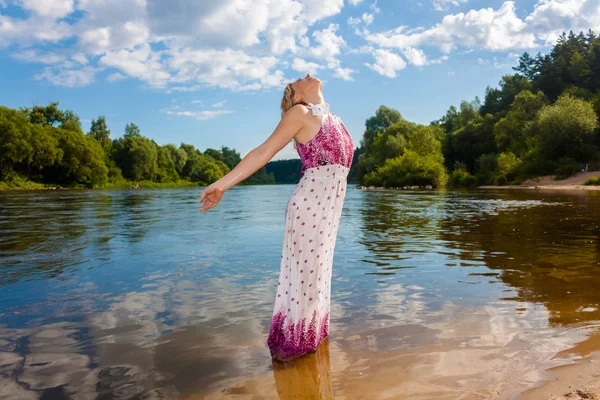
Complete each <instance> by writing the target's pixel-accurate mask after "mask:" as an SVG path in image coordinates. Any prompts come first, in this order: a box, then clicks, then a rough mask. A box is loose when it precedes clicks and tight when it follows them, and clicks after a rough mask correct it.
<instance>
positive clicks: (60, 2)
mask: <svg viewBox="0 0 600 400" xmlns="http://www.w3.org/2000/svg"><path fill="white" fill-rule="evenodd" d="M21 4H22V7H23V9H25V10H28V11H31V12H32V13H35V14H37V15H41V16H43V17H54V18H62V17H65V16H67V15H69V14H70V13H72V12H73V11H74V5H75V2H74V0H21Z"/></svg>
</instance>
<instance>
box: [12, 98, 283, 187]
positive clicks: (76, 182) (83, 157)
mask: <svg viewBox="0 0 600 400" xmlns="http://www.w3.org/2000/svg"><path fill="white" fill-rule="evenodd" d="M110 136H111V131H110V130H109V129H108V127H107V125H106V118H105V117H103V116H100V117H98V119H96V120H92V122H91V128H90V131H89V132H87V133H84V132H83V129H82V126H81V121H80V119H79V117H78V116H77V114H75V113H74V112H73V111H70V110H65V111H63V110H60V109H59V107H58V102H52V103H50V104H48V105H47V106H34V107H32V108H21V109H20V110H13V109H9V108H7V107H0V182H1V184H0V188H2V187H4V188H13V187H31V188H36V187H37V186H39V187H44V186H56V185H59V186H60V187H86V188H113V187H163V186H167V187H169V186H190V185H207V184H210V183H211V182H214V181H216V180H217V179H219V178H221V177H222V176H223V175H225V174H226V173H228V172H229V171H230V170H231V169H232V168H234V167H235V166H236V165H237V164H238V163H239V162H240V161H241V157H240V153H239V152H237V151H235V150H234V149H230V148H228V147H225V146H223V147H221V149H219V150H217V149H212V148H207V149H206V150H204V151H200V150H199V149H196V148H195V147H194V146H193V145H191V144H185V143H181V144H180V146H179V147H177V146H176V145H174V144H166V145H163V146H159V145H158V144H157V143H156V142H155V141H154V140H152V139H149V138H147V137H145V136H143V135H142V134H141V132H140V128H139V127H138V126H137V125H136V124H134V123H129V124H127V125H126V126H125V129H124V134H123V135H122V137H120V138H118V139H111V137H110ZM274 182H275V180H274V177H273V174H268V173H267V169H266V167H263V168H261V169H259V170H258V171H257V172H256V173H254V174H253V175H252V176H250V177H248V179H246V181H245V182H244V183H246V184H253V183H274ZM36 184H37V186H36Z"/></svg>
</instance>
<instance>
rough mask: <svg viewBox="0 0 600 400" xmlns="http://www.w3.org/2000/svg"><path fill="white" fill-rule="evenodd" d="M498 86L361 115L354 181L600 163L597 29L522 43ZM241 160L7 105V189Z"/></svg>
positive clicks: (157, 183) (189, 172)
mask: <svg viewBox="0 0 600 400" xmlns="http://www.w3.org/2000/svg"><path fill="white" fill-rule="evenodd" d="M513 70H514V73H513V74H509V75H505V76H503V77H502V79H501V81H500V82H499V85H498V87H487V89H486V91H485V96H484V99H483V101H482V100H480V99H479V98H478V97H476V98H475V99H474V100H471V101H462V102H461V103H460V105H459V106H458V107H456V106H451V107H450V108H449V109H448V111H447V112H446V114H445V115H443V116H442V117H441V118H440V119H438V120H436V121H433V122H431V123H430V124H428V125H423V124H417V123H414V122H410V121H408V120H406V119H404V118H403V116H402V115H401V113H400V112H399V111H398V110H395V109H392V108H388V107H386V106H383V105H382V106H380V107H379V108H378V109H377V111H376V113H375V115H374V116H372V117H370V118H368V119H367V120H366V122H365V131H364V133H363V136H362V138H361V140H360V146H359V147H358V148H356V149H355V154H354V160H353V163H352V168H351V171H350V176H349V181H350V182H354V183H360V184H362V185H374V186H384V187H397V186H406V185H432V186H433V187H436V188H443V187H460V186H466V187H469V186H477V185H484V184H495V185H504V184H516V183H519V182H521V181H522V180H524V179H527V178H530V177H535V176H540V175H556V176H557V177H558V178H564V177H568V176H570V175H572V174H574V173H575V172H577V171H581V170H583V169H585V168H588V169H589V170H590V171H591V170H600V129H599V126H598V115H600V37H598V36H596V34H595V33H594V32H592V31H589V32H587V33H584V32H581V33H579V34H575V33H573V32H570V33H568V34H567V33H563V34H562V35H561V36H560V37H559V38H558V40H557V43H556V44H555V45H554V46H553V48H552V49H551V51H550V52H549V53H548V54H541V53H538V54H537V55H535V56H532V55H530V54H529V53H527V52H525V53H523V54H522V55H521V57H520V59H519V61H518V65H515V66H514V67H513ZM240 161H241V157H240V154H239V152H237V151H235V150H234V149H230V148H228V147H225V146H223V147H221V149H213V148H207V149H205V150H204V151H201V150H199V149H196V148H195V147H194V146H193V145H191V144H185V143H181V144H180V145H179V146H176V145H174V144H166V145H158V144H157V143H156V142H155V141H154V140H152V139H150V138H147V137H145V136H143V135H142V133H141V132H140V129H139V127H138V126H137V125H135V124H134V123H129V124H127V125H126V126H125V128H124V134H123V135H122V136H121V137H119V138H118V139H112V138H111V131H110V130H109V128H108V127H107V124H106V119H105V118H104V117H103V116H100V117H98V118H97V119H96V120H93V121H92V122H91V128H90V130H89V132H84V131H83V128H82V124H81V120H80V118H79V117H78V116H77V114H75V113H74V112H73V111H71V110H61V109H60V108H59V103H58V102H51V103H50V104H48V105H45V106H37V105H36V106H33V107H31V108H21V109H19V110H15V109H10V108H7V107H2V106H0V189H7V188H8V189H10V188H19V187H27V188H36V187H40V188H43V187H48V186H56V185H59V186H61V187H86V188H112V187H162V186H167V187H169V186H191V185H193V186H196V185H207V184H210V183H212V182H214V181H216V180H217V179H219V178H221V177H222V176H223V175H225V174H226V173H227V172H229V171H230V170H231V169H232V168H234V167H235V166H236V165H237V163H239V162H240ZM299 178H300V160H299V159H291V160H279V161H271V162H269V163H267V165H265V166H264V167H263V168H261V169H260V170H258V171H257V172H256V173H255V174H253V175H252V176H250V177H249V178H248V179H246V180H245V181H244V182H243V183H242V184H266V183H296V182H297V181H298V179H299Z"/></svg>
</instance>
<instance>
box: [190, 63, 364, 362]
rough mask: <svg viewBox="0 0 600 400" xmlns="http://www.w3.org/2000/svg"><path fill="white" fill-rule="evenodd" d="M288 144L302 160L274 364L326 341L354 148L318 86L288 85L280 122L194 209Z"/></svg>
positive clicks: (273, 340) (292, 202)
mask: <svg viewBox="0 0 600 400" xmlns="http://www.w3.org/2000/svg"><path fill="white" fill-rule="evenodd" d="M292 139H294V141H295V145H296V150H297V152H298V155H299V156H300V160H301V163H302V167H301V170H300V174H301V176H302V177H301V179H300V181H299V182H298V184H297V186H296V188H295V190H294V194H293V195H292V196H291V198H290V199H289V200H288V203H287V208H286V213H285V231H284V241H283V251H282V254H281V265H280V271H279V280H278V283H277V295H276V297H275V307H274V310H273V317H272V319H271V330H270V333H269V338H268V345H269V349H270V351H271V356H272V358H273V360H275V361H288V360H291V359H294V358H297V357H299V356H302V355H304V354H308V353H313V352H315V351H316V349H317V347H318V345H319V344H320V343H321V342H322V341H323V340H324V339H326V338H327V337H328V336H329V310H330V293H331V266H332V263H333V253H334V247H335V242H336V237H337V231H338V225H339V221H340V217H341V213H342V206H343V202H344V198H345V194H346V182H347V177H348V172H349V171H350V165H351V163H352V157H353V155H354V143H353V141H352V137H351V136H350V133H349V132H348V130H347V129H346V127H345V126H344V124H343V123H342V121H341V120H340V118H339V117H338V116H336V115H335V114H333V113H330V112H329V104H327V103H325V101H324V99H323V92H322V86H321V81H320V80H319V79H317V78H314V77H312V76H310V74H306V77H304V78H301V79H297V80H296V81H294V82H291V83H289V84H288V85H287V86H286V88H285V91H284V94H283V99H282V101H281V121H280V122H279V124H278V125H277V127H276V128H275V131H274V132H273V133H272V134H271V136H270V137H269V138H268V139H267V140H266V141H265V142H264V143H263V144H261V145H260V146H258V147H257V148H255V149H254V150H252V151H251V152H250V153H248V155H247V156H246V157H244V159H243V160H242V161H241V162H240V163H239V164H238V165H237V166H236V167H235V168H234V169H232V170H231V171H230V172H229V173H228V174H227V175H225V176H224V177H222V178H221V179H219V180H218V181H216V182H214V183H213V184H211V185H210V186H208V187H207V188H206V189H205V190H204V192H203V193H202V196H201V197H200V201H199V202H202V201H204V204H203V205H202V208H201V209H200V212H204V211H206V210H208V209H210V208H212V207H214V206H216V205H217V203H218V202H219V200H221V197H222V196H223V193H224V192H225V191H226V190H227V189H229V188H231V187H232V186H234V185H236V184H237V183H239V182H241V181H243V180H244V179H246V178H247V177H249V176H250V175H252V174H253V173H254V172H256V171H257V170H258V169H260V168H261V167H262V166H264V165H265V164H266V163H267V162H268V161H269V160H270V159H271V158H273V156H274V155H275V154H276V153H277V152H278V151H279V150H281V149H282V148H283V147H284V146H285V145H287V144H288V143H289V142H290V141H291V140H292Z"/></svg>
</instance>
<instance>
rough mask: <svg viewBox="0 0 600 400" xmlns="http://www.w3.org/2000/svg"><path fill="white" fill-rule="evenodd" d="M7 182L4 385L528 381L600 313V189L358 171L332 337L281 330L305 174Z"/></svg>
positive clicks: (415, 394)
mask: <svg viewBox="0 0 600 400" xmlns="http://www.w3.org/2000/svg"><path fill="white" fill-rule="evenodd" d="M201 190H202V189H201V188H198V189H190V188H186V189H148V190H107V191H102V190H89V191H86V190H64V191H63V190H61V191H44V192H0V232H1V236H0V398H2V399H30V398H31V399H37V398H47V399H103V400H104V399H159V398H166V399H171V398H174V399H178V398H188V399H213V398H214V399H219V398H225V399H304V398H306V399H319V398H322V399H331V398H336V399H363V398H364V399H380V398H381V399H387V398H389V399H397V398H407V399H488V398H490V399H491V398H514V397H515V396H516V395H517V394H518V393H519V392H521V391H523V390H525V389H526V388H528V387H530V386H532V385H536V384H537V383H538V381H539V380H540V379H541V378H543V377H544V370H545V369H546V368H549V367H551V366H554V365H561V364H566V363H569V362H571V360H573V359H576V358H577V357H581V356H583V355H585V354H586V352H587V353H589V351H592V350H594V348H593V347H594V346H591V345H586V343H592V342H591V341H592V340H593V339H594V338H595V337H597V336H596V335H597V332H598V329H597V328H598V327H599V326H600V290H599V288H600V192H595V191H589V192H586V191H572V192H565V191H560V192H559V191H541V190H509V191H503V190H487V191H484V190H476V191H394V190H372V191H363V190H358V189H355V187H354V185H349V186H348V192H347V195H346V200H345V205H344V210H343V213H342V219H341V223H340V228H339V233H338V239H337V245H336V249H335V255H334V264H333V282H332V305H331V311H332V314H331V336H330V338H329V340H328V341H327V342H325V343H324V344H322V346H321V347H320V348H319V351H318V352H317V353H316V354H313V355H311V356H308V357H305V358H303V359H300V360H298V361H296V362H294V363H290V364H288V365H280V364H272V363H271V361H270V357H269V351H268V348H267V346H266V337H267V335H268V329H269V323H270V317H271V313H272V310H273V302H274V295H275V290H276V284H277V276H278V268H279V262H280V255H281V246H282V240H283V226H284V225H283V223H284V214H285V206H286V202H287V200H288V198H289V197H290V196H291V195H292V193H293V191H294V185H265V186H244V187H243V186H238V187H235V188H233V189H231V190H230V191H228V192H227V193H226V194H225V196H224V198H223V200H222V201H221V203H220V204H219V205H218V206H217V207H216V208H214V209H212V210H209V211H207V212H206V213H202V214H200V213H198V209H199V205H198V204H197V199H198V197H199V196H200V194H201Z"/></svg>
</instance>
